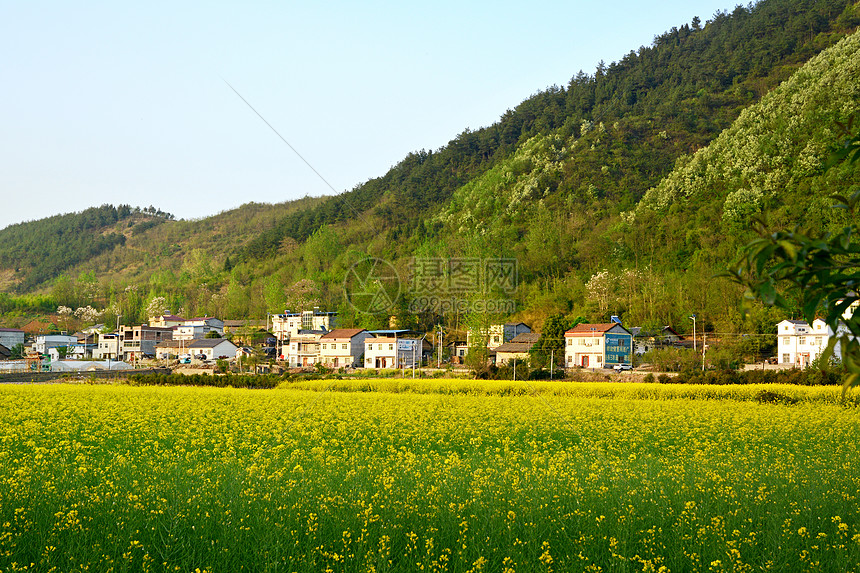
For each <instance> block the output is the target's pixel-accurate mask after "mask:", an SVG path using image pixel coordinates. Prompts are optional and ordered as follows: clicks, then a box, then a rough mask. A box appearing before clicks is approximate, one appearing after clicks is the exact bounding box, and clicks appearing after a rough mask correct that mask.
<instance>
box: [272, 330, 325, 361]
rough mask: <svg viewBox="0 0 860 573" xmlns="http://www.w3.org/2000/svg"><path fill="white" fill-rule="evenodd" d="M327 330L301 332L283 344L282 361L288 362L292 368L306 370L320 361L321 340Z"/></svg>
mask: <svg viewBox="0 0 860 573" xmlns="http://www.w3.org/2000/svg"><path fill="white" fill-rule="evenodd" d="M326 333H327V331H325V330H299V331H298V333H296V334H293V335H291V336H290V341H289V342H285V343H283V346H282V348H281V352H282V353H283V354H281V356H280V359H281V360H286V361H287V363H288V364H289V365H290V366H291V367H292V368H306V367H309V366H313V365H314V364H316V363H317V362H319V361H320V339H321V338H322V337H323V335H325V334H326Z"/></svg>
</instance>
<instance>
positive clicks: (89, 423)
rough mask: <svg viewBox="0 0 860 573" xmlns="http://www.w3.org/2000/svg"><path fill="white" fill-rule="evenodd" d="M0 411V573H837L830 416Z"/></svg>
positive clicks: (681, 409) (847, 491)
mask: <svg viewBox="0 0 860 573" xmlns="http://www.w3.org/2000/svg"><path fill="white" fill-rule="evenodd" d="M473 384H479V383H474V382H473ZM496 384H500V383H496ZM508 384H509V383H508ZM568 386H572V385H568ZM582 386H583V387H586V386H587V385H582ZM615 386H616V387H624V386H625V385H621V384H616V385H615ZM651 386H652V387H656V388H661V389H662V390H663V391H672V390H674V389H676V388H678V389H680V388H681V387H675V386H658V385H651ZM699 389H700V388H696V389H695V390H696V391H698V390H699ZM718 389H722V387H720V388H718ZM802 390H803V391H806V392H824V391H830V392H833V391H834V389H832V388H802ZM835 393H836V394H838V389H837V390H835ZM0 412H2V414H0V440H2V448H0V570H2V571H4V572H7V571H50V570H59V571H70V570H78V569H89V570H96V571H168V570H169V571H195V570H197V569H199V570H201V571H241V570H247V571H281V570H283V571H324V570H330V571H417V570H425V571H480V570H484V571H550V570H554V571H731V570H734V571H752V570H771V571H846V570H851V569H852V568H856V566H857V563H860V509H858V504H857V497H856V496H857V484H858V483H860V467H858V465H857V463H856V460H857V459H858V454H860V444H858V443H857V441H856V440H855V439H854V438H855V437H856V436H855V435H854V434H855V431H856V428H857V427H858V423H860V414H858V410H857V409H856V408H845V407H841V406H839V405H836V404H827V403H809V402H801V403H798V404H796V405H793V406H786V405H780V404H758V403H754V402H737V401H731V400H729V401H725V400H720V401H700V400H685V399H679V398H669V399H666V400H641V399H634V398H629V397H623V396H618V397H616V398H615V399H613V400H607V399H604V398H596V397H569V396H567V397H566V396H561V395H551V394H543V395H542V396H537V397H535V396H507V397H502V396H470V395H457V396H452V395H445V394H433V395H417V394H391V393H386V392H361V393H341V392H307V391H298V390H275V391H249V390H237V389H229V388H227V389H215V388H157V387H147V388H140V387H130V386H61V385H56V386H16V387H0Z"/></svg>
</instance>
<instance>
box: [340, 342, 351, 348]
mask: <svg viewBox="0 0 860 573" xmlns="http://www.w3.org/2000/svg"><path fill="white" fill-rule="evenodd" d="M340 348H341V350H347V349H349V344H346V343H344V344H341V345H340Z"/></svg>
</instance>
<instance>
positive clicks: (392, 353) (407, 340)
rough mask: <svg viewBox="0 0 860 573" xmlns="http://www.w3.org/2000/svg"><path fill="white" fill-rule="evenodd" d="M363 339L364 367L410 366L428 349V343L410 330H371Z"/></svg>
mask: <svg viewBox="0 0 860 573" xmlns="http://www.w3.org/2000/svg"><path fill="white" fill-rule="evenodd" d="M369 334H370V336H369V337H367V338H366V339H365V340H364V367H365V368H412V366H413V365H418V364H420V363H421V359H422V357H423V356H424V355H425V354H428V353H429V352H430V351H431V350H430V343H429V342H427V341H426V340H425V339H424V338H420V337H417V335H416V333H415V332H414V331H411V330H372V331H370V332H369Z"/></svg>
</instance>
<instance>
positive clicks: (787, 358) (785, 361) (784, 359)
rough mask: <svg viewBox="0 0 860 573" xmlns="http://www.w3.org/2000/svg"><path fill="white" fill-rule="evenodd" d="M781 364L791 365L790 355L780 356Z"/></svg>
mask: <svg viewBox="0 0 860 573" xmlns="http://www.w3.org/2000/svg"><path fill="white" fill-rule="evenodd" d="M782 363H783V364H791V355H790V354H783V355H782Z"/></svg>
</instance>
